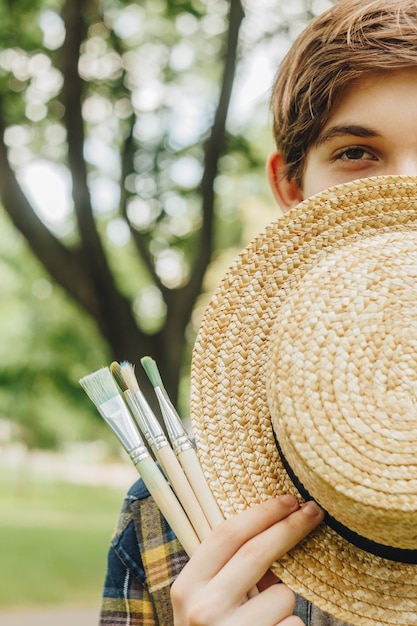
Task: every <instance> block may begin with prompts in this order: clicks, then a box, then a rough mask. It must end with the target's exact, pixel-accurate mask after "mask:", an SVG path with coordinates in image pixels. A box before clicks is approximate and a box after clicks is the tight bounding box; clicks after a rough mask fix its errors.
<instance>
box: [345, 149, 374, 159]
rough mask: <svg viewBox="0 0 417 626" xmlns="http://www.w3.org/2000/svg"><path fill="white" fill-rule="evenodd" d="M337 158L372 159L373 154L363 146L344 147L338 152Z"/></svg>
mask: <svg viewBox="0 0 417 626" xmlns="http://www.w3.org/2000/svg"><path fill="white" fill-rule="evenodd" d="M336 158H338V159H342V160H344V161H360V160H362V159H371V160H374V158H375V157H374V156H373V155H372V154H371V153H370V152H368V151H367V150H365V149H364V148H346V150H343V152H339V154H338V155H337V157H336Z"/></svg>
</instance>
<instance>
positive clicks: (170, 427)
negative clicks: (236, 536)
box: [141, 357, 223, 528]
mask: <svg viewBox="0 0 417 626" xmlns="http://www.w3.org/2000/svg"><path fill="white" fill-rule="evenodd" d="M141 363H142V365H143V368H144V370H145V372H146V374H147V375H148V378H149V380H150V381H151V383H152V385H153V387H154V390H155V393H156V397H157V398H158V402H159V406H160V407H161V412H162V416H163V418H164V421H165V424H166V427H167V431H168V435H169V438H170V440H171V444H172V446H173V448H174V452H175V454H176V455H177V457H178V460H179V462H180V463H181V466H182V468H183V469H184V472H185V474H186V476H187V478H188V481H189V483H190V485H191V487H192V488H193V491H194V493H195V495H196V497H197V499H198V501H199V502H200V505H201V508H202V509H203V511H204V513H205V516H206V518H207V520H208V522H209V524H210V526H211V528H214V527H215V526H217V525H218V524H220V522H221V521H222V520H223V515H222V513H221V511H220V508H219V506H218V504H217V502H216V500H215V499H214V496H213V494H212V493H211V491H210V488H209V486H208V484H207V482H206V479H205V476H204V474H203V470H202V469H201V465H200V462H199V460H198V457H197V453H196V451H195V448H194V445H193V443H192V441H191V438H190V437H189V435H188V433H187V431H186V430H185V428H184V426H183V424H182V421H181V418H180V417H179V415H178V413H177V411H176V409H175V407H174V405H173V404H172V402H171V400H170V399H169V396H168V394H167V392H166V390H165V387H164V385H163V383H162V379H161V376H160V374H159V370H158V367H157V365H156V363H155V361H154V360H153V359H151V358H150V357H143V358H142V359H141Z"/></svg>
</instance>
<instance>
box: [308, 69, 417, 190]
mask: <svg viewBox="0 0 417 626" xmlns="http://www.w3.org/2000/svg"><path fill="white" fill-rule="evenodd" d="M386 174H406V175H417V69H416V70H401V71H398V72H392V73H384V74H376V75H374V76H372V77H369V78H366V79H363V80H361V81H360V82H358V83H355V84H352V85H350V86H349V87H348V88H347V89H346V90H345V92H344V93H343V95H342V97H341V98H340V100H339V102H338V104H337V105H336V107H335V109H334V111H333V113H332V115H331V117H330V118H329V120H328V122H327V124H326V126H325V128H324V129H323V131H322V133H321V135H320V137H319V140H318V141H317V142H316V144H315V145H314V146H312V147H311V148H310V150H309V151H308V153H307V159H306V164H305V170H304V176H303V185H302V189H301V193H302V196H303V198H308V197H310V196H311V195H313V194H315V193H317V192H319V191H323V190H324V189H327V188H328V187H330V186H332V185H337V184H339V183H344V182H348V181H351V180H354V179H357V178H365V177H367V176H377V175H386Z"/></svg>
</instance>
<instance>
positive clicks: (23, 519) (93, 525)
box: [0, 470, 124, 609]
mask: <svg viewBox="0 0 417 626" xmlns="http://www.w3.org/2000/svg"><path fill="white" fill-rule="evenodd" d="M123 495H124V493H123V491H121V490H116V489H110V488H105V487H95V486H94V487H91V486H84V485H76V484H71V483H65V482H58V481H55V480H54V479H53V478H52V477H49V478H48V479H45V478H40V477H36V476H30V475H28V474H26V475H25V474H24V473H22V471H20V473H17V472H11V471H10V470H7V471H6V472H4V471H2V474H1V477H0V571H1V572H2V583H1V585H0V608H2V609H4V608H11V607H16V606H19V607H25V606H26V607H29V606H36V605H46V604H64V603H65V604H97V603H99V602H100V596H101V590H102V586H103V581H104V575H105V570H106V559H107V551H108V547H109V542H110V538H111V535H112V532H113V530H114V527H115V523H116V520H117V515H118V511H119V509H120V506H121V502H122V498H123Z"/></svg>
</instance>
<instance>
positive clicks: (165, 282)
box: [0, 0, 243, 399]
mask: <svg viewBox="0 0 417 626" xmlns="http://www.w3.org/2000/svg"><path fill="white" fill-rule="evenodd" d="M217 4H219V5H220V4H221V5H223V4H224V3H217ZM5 6H7V5H5ZM26 7H27V3H26V2H23V1H22V2H16V3H13V6H12V5H9V7H8V9H7V12H8V16H9V18H11V17H13V16H17V14H18V12H19V11H20V12H22V11H23V10H26V12H27V8H26ZM117 7H118V8H117ZM202 8H203V7H202ZM224 8H225V7H222V9H224ZM37 10H38V11H40V13H39V15H40V16H41V21H40V25H41V26H42V16H43V20H44V23H46V22H47V20H48V18H49V20H51V19H52V17H53V18H54V19H57V18H58V16H60V19H61V20H62V25H63V30H64V32H65V37H64V40H63V43H62V45H61V46H59V47H58V48H57V49H56V50H53V51H52V52H51V51H50V50H47V45H48V42H47V41H45V30H44V36H43V41H42V40H41V36H42V29H41V28H36V26H35V25H36V21H39V17H38V15H37V14H36V11H37ZM55 11H56V9H55ZM55 11H54V15H52V14H51V10H50V9H48V10H46V11H45V6H42V4H41V5H40V6H32V9H31V13H32V14H33V17H35V16H36V17H37V20H36V21H35V25H34V24H33V23H32V31H33V32H30V33H27V32H26V33H24V34H22V38H23V37H25V40H24V41H22V43H21V45H22V48H21V49H20V50H16V48H13V49H9V54H12V52H13V51H14V59H13V60H9V67H10V69H9V71H8V72H6V73H4V76H3V81H4V80H6V82H7V85H8V87H9V89H10V87H12V89H11V90H10V93H9V94H6V93H5V90H4V89H3V98H2V100H3V101H2V107H1V111H0V196H1V200H2V203H3V206H4V208H5V210H6V211H7V213H8V215H9V216H10V218H11V219H12V221H13V223H14V225H15V226H16V227H17V228H18V229H19V231H20V232H21V233H22V234H23V235H24V237H25V238H26V239H27V241H28V243H29V245H30V247H31V249H32V251H33V252H34V253H35V255H36V256H37V257H38V259H39V260H40V261H41V263H42V264H43V266H44V267H45V268H46V269H47V271H48V272H49V274H50V275H51V276H52V277H53V278H54V279H55V281H56V282H57V283H58V284H59V285H61V286H62V287H63V288H64V289H65V291H66V292H67V293H68V294H70V295H71V297H72V298H73V299H74V300H75V301H76V302H77V303H78V304H79V305H80V306H81V307H82V309H84V310H85V311H86V312H87V313H88V314H89V315H90V316H91V317H92V318H93V319H94V320H95V322H96V324H97V325H98V327H99V329H100V332H101V333H102V335H103V337H104V338H105V340H106V342H107V343H108V345H109V348H110V353H111V355H112V356H113V358H114V359H117V360H129V361H132V362H133V363H135V362H137V360H138V358H139V356H141V355H143V354H149V355H151V356H152V357H153V358H155V360H156V361H157V362H158V364H159V366H160V369H161V372H162V375H163V377H164V380H165V383H166V385H167V388H168V389H169V390H170V393H171V394H172V396H173V398H174V399H175V398H176V391H177V387H178V380H179V373H180V371H181V364H182V361H183V357H184V348H185V341H184V333H185V330H186V327H187V324H188V323H189V320H190V316H191V313H192V310H193V307H194V305H195V302H196V299H197V297H198V295H199V293H200V292H201V289H202V281H203V278H204V275H205V272H206V269H207V267H208V265H209V263H210V260H211V257H212V252H213V247H214V210H215V195H214V191H213V189H214V180H215V178H216V176H217V174H218V171H219V160H220V158H221V156H222V154H223V153H224V150H225V145H226V117H227V111H228V105H229V102H230V95H231V90H232V86H233V80H234V75H235V68H236V61H237V48H238V36H239V28H240V24H241V21H242V18H243V11H242V7H241V3H240V0H232V2H230V7H229V14H228V18H227V32H226V36H224V35H223V33H221V37H220V35H218V36H217V37H216V40H219V41H221V48H222V49H221V51H220V52H219V55H218V58H219V59H220V60H221V63H220V66H221V67H219V68H218V67H216V66H217V65H219V62H217V61H216V63H214V64H213V70H212V71H221V80H220V83H221V87H220V89H219V93H218V96H217V102H215V105H214V109H215V110H214V111H213V112H212V113H211V112H210V111H208V112H207V116H208V117H207V119H205V120H202V130H201V135H204V142H202V143H201V136H200V137H197V140H198V141H195V139H196V138H195V137H194V138H193V144H194V145H189V146H186V145H184V146H181V147H180V149H179V151H178V150H176V149H175V146H172V140H171V138H170V137H169V133H170V131H169V128H168V122H167V103H166V99H167V97H168V96H169V95H170V94H169V88H171V93H172V92H175V90H177V93H178V89H179V86H178V82H177V84H176V83H175V80H174V79H175V78H176V76H175V74H174V72H173V69H172V62H171V67H170V65H169V64H168V63H167V64H166V66H165V67H163V59H162V58H161V57H163V56H164V55H165V58H167V56H168V55H169V54H172V50H173V48H174V47H175V46H176V45H180V44H179V42H180V36H179V35H178V33H176V32H175V29H174V28H173V24H174V23H175V20H177V24H178V20H180V21H181V19H182V22H183V24H186V20H187V17H188V29H189V30H190V29H196V28H197V26H198V22H199V20H201V19H202V18H203V13H202V10H201V9H195V8H194V7H193V5H191V4H189V3H184V2H175V3H174V2H172V3H168V4H167V5H166V6H164V5H163V4H162V3H158V2H149V3H144V5H143V7H140V6H138V5H136V4H132V3H125V4H124V6H121V5H120V3H114V4H113V3H105V2H103V3H100V2H95V3H92V2H89V1H87V0H66V1H65V2H64V3H63V5H62V7H61V8H60V13H58V12H55ZM129 17H130V19H131V20H132V21H133V23H134V22H135V21H136V29H137V31H139V33H138V32H136V33H135V32H134V30H135V28H134V27H132V26H131V30H132V31H133V34H132V36H131V37H130V40H129V37H128V38H124V39H123V38H122V37H121V36H119V34H118V31H121V32H123V26H122V23H121V22H122V20H123V19H125V20H126V19H128V18H129ZM169 22H170V23H171V32H168V35H169V36H168V37H166V35H165V42H162V41H159V40H158V37H159V36H158V33H157V32H156V34H155V40H154V41H153V42H152V41H151V39H150V37H149V36H148V35H147V34H146V33H145V34H144V35H141V34H140V31H143V26H144V25H146V26H148V25H149V26H151V25H152V24H153V25H154V27H155V26H156V25H159V28H160V27H161V25H162V23H164V28H165V29H166V28H167V27H168V26H169ZM9 23H10V21H9ZM45 28H46V30H47V27H45V26H44V29H45ZM184 28H187V26H186V25H185V26H183V29H184ZM137 37H139V39H141V46H142V49H143V46H145V45H147V46H148V52H147V53H148V54H149V55H152V54H153V55H154V57H155V61H154V67H153V68H151V72H148V75H149V74H152V73H153V74H159V76H158V79H159V80H160V81H162V80H163V81H164V84H165V87H164V90H165V95H164V97H162V98H161V102H160V103H159V104H158V105H157V106H156V107H155V109H154V110H153V111H152V109H151V108H149V106H148V105H146V103H142V104H141V103H140V99H141V98H142V100H143V98H146V93H144V92H145V90H146V89H147V86H146V85H145V86H144V85H143V84H141V82H140V80H139V78H138V76H137V75H136V76H135V73H136V74H137V73H138V72H139V73H140V70H141V68H140V64H141V63H143V62H144V61H143V59H141V58H140V57H141V55H138V54H137V53H135V50H137V48H138V41H137ZM166 41H168V42H169V43H170V46H171V49H169V48H168V46H167V43H166ZM23 46H25V48H26V49H25V51H24V52H23ZM190 52H192V50H190V51H189V53H190ZM185 53H186V52H185V51H184V52H183V54H185ZM135 54H136V57H135ZM129 55H130V57H129ZM177 55H178V56H180V52H178V51H177ZM158 56H159V57H160V58H158ZM142 57H144V55H142ZM19 60H20V66H21V74H22V75H21V76H19V75H17V76H16V65H17V64H18V62H19ZM202 61H205V60H204V59H202ZM180 62H181V61H180V60H179V61H178V60H177V64H178V63H180ZM135 63H137V64H138V67H135ZM165 63H166V60H165ZM183 63H184V61H183ZM100 64H101V65H102V69H101V70H100ZM106 64H107V66H108V68H107V69H103V68H105V66H106ZM23 66H26V67H25V68H24V69H23ZM144 73H145V75H146V71H145V72H144ZM48 74H49V77H48ZM100 74H101V75H100ZM101 77H103V78H101ZM149 78H151V76H149ZM152 78H154V77H152ZM48 79H49V83H50V87H49V89H50V90H51V91H49V93H48V91H47V88H44V89H45V91H44V92H43V93H42V92H41V90H42V84H41V83H42V80H43V81H44V84H46V83H47V82H48ZM157 88H158V85H157V84H156V85H155V89H157ZM159 88H162V82H160V83H159ZM36 95H37V102H36ZM135 99H136V100H139V102H138V103H135ZM42 100H43V101H42ZM25 101H26V102H25ZM212 101H213V102H214V101H215V98H213V97H212ZM16 103H18V105H17V106H16ZM24 104H25V110H23V105H24ZM36 105H38V112H37V111H36ZM94 105H96V106H98V107H99V106H101V107H102V108H103V109H104V110H107V111H110V114H111V115H112V116H114V117H113V125H114V128H113V129H112V133H110V134H112V137H111V139H110V142H111V144H112V145H111V150H112V153H113V157H114V150H115V149H117V150H118V151H119V154H120V159H119V163H118V164H117V170H118V171H117V176H114V183H117V184H118V185H119V190H120V191H119V202H118V214H119V216H118V221H117V222H115V221H114V219H115V217H114V214H115V211H114V207H113V209H112V211H111V215H110V219H109V215H105V219H104V220H103V219H101V220H100V215H99V214H98V212H99V210H100V207H97V206H94V202H93V200H92V190H91V187H92V185H94V182H96V183H97V177H98V176H99V175H101V176H102V173H100V172H99V167H102V165H98V164H97V160H100V155H99V154H95V155H94V154H93V156H92V157H91V156H90V157H89V156H88V154H87V149H88V145H89V143H90V146H91V144H92V142H93V141H94V140H95V141H96V145H97V146H99V147H98V150H100V149H103V150H104V149H105V148H106V146H105V141H106V140H104V141H103V139H101V143H100V142H99V140H98V138H99V137H100V134H102V133H103V124H101V123H100V122H99V121H97V118H96V119H95V115H94ZM212 106H213V105H212ZM42 107H43V113H44V117H42V113H40V112H39V110H42ZM89 108H90V112H88V111H89ZM146 109H148V110H146ZM210 113H211V115H210ZM209 116H210V118H211V119H209ZM31 118H32V119H31ZM147 121H148V122H149V123H154V124H155V122H157V123H158V124H160V125H161V127H160V128H159V129H157V131H156V132H155V137H154V138H153V139H151V138H149V139H148V140H147V141H146V142H145V141H144V139H142V137H141V131H140V126H141V125H142V126H143V125H146V122H147ZM52 123H54V124H55V129H56V132H59V131H61V136H62V137H66V146H67V151H66V154H65V153H64V154H63V155H62V162H63V163H64V164H65V165H66V166H67V167H68V170H69V172H70V176H71V187H72V199H73V217H74V221H73V225H72V228H71V230H70V231H69V232H67V233H66V234H65V236H58V234H57V233H56V232H55V233H54V232H53V231H52V230H51V228H50V227H48V225H47V224H45V222H44V221H43V220H42V219H41V217H40V216H39V215H38V213H37V211H36V209H35V207H34V206H33V203H32V202H31V200H30V199H29V198H28V195H27V194H26V193H25V191H24V189H23V188H22V184H21V182H19V179H18V176H17V174H16V170H15V167H14V164H13V161H12V160H13V154H11V147H12V146H11V145H10V144H11V139H10V137H13V131H14V133H15V134H16V131H17V127H19V126H20V128H22V125H23V126H24V127H25V129H26V132H30V134H31V140H32V145H33V148H32V149H33V150H36V148H37V149H38V150H40V151H41V152H42V150H44V149H45V140H44V139H43V138H42V133H43V132H46V131H47V129H49V132H51V131H50V129H51V124H52ZM64 130H65V132H62V131H64ZM148 130H149V129H148ZM142 134H143V132H142ZM107 141H108V142H109V140H107ZM110 142H109V143H110ZM8 143H9V145H7V144H8ZM117 143H118V144H119V145H117ZM61 148H62V146H61ZM181 152H182V153H183V154H184V156H182V163H183V166H187V164H188V167H189V169H191V168H193V167H194V169H196V165H197V164H198V160H200V159H201V163H202V172H201V177H200V181H199V183H198V185H197V188H196V189H194V188H191V189H187V183H184V182H181V181H179V183H176V182H175V180H172V167H173V165H174V161H173V159H174V155H175V158H176V159H177V164H178V159H181ZM197 159H198V160H197ZM94 161H96V162H94ZM150 168H152V171H153V172H154V173H153V176H154V177H155V179H156V180H157V184H158V187H157V189H155V185H151V186H152V196H151V197H150V194H149V190H146V185H148V187H149V183H150V178H149V169H150ZM170 168H171V174H170V173H169V170H170ZM198 175H199V174H198ZM181 186H182V188H181ZM138 188H139V193H141V196H142V198H141V200H140V201H138ZM185 203H190V204H194V206H195V209H194V211H195V217H194V220H193V221H194V223H192V221H190V220H189V223H188V224H185V225H184V224H182V229H183V231H185V232H184V235H183V234H182V233H181V234H177V233H175V232H172V230H175V228H174V229H173V228H172V226H176V228H177V229H181V224H180V225H179V224H178V222H177V224H174V221H175V212H176V211H177V212H178V211H179V212H181V208H182V207H184V205H185ZM198 204H200V206H198ZM175 205H177V206H175ZM149 211H151V212H153V214H154V215H153V216H152V218H150V219H149V220H148V223H146V224H145V225H143V222H144V221H145V222H146V213H147V212H149ZM170 213H171V214H172V213H173V214H174V218H172V217H170ZM112 221H113V224H111V222H112ZM109 222H110V226H109ZM170 222H171V224H170ZM106 223H107V224H106ZM105 226H107V228H109V227H110V228H111V227H112V226H113V228H115V227H117V226H118V227H119V228H120V227H122V226H123V228H124V229H125V231H126V230H127V229H128V231H129V235H130V237H129V239H130V244H131V245H130V250H129V253H130V255H132V256H135V257H136V263H137V264H139V267H140V268H141V269H140V271H141V272H142V274H143V272H144V270H146V272H147V273H148V276H149V278H150V279H151V281H150V282H151V284H152V287H153V290H152V291H151V294H153V296H154V300H157V303H158V307H157V309H159V310H158V312H157V315H156V317H157V318H158V319H156V320H155V319H153V320H152V317H155V316H154V315H152V314H151V315H149V316H146V314H145V315H142V316H141V314H140V313H139V314H138V313H137V311H136V314H135V308H134V297H135V291H136V290H135V289H132V291H130V292H129V287H128V285H129V282H130V283H132V278H131V277H130V278H129V277H127V278H126V277H125V276H123V272H122V271H121V268H122V267H123V262H122V261H121V260H120V258H118V256H117V253H118V251H117V250H116V254H115V250H114V249H113V250H112V249H111V246H110V245H109V243H108V241H106V231H105V230H104V227H105ZM170 226H171V228H170ZM162 233H163V234H164V237H165V241H163V240H162V238H161V237H162V235H161V234H162ZM158 235H159V237H160V241H159V248H160V249H158V250H156V251H155V246H157V236H158ZM152 248H153V250H152ZM161 248H162V249H161ZM181 257H182V258H183V259H184V261H183V263H184V267H183V268H182V270H181V271H180V270H176V271H175V265H178V263H179V260H180V259H181ZM164 259H165V266H164ZM167 260H168V261H167ZM170 260H171V261H170ZM167 263H168V268H167V267H166V265H167ZM164 267H165V270H164ZM129 271H135V269H134V265H132V264H130V266H129ZM125 273H126V272H125ZM125 278H126V282H125V280H124V279H125ZM149 278H148V282H149ZM148 301H150V298H148ZM149 306H150V305H149ZM154 308H155V306H154ZM141 317H142V319H141ZM146 317H148V318H151V319H150V321H152V322H153V323H154V327H153V328H152V327H151V328H149V319H148V327H147V324H146ZM155 322H156V323H155Z"/></svg>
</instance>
